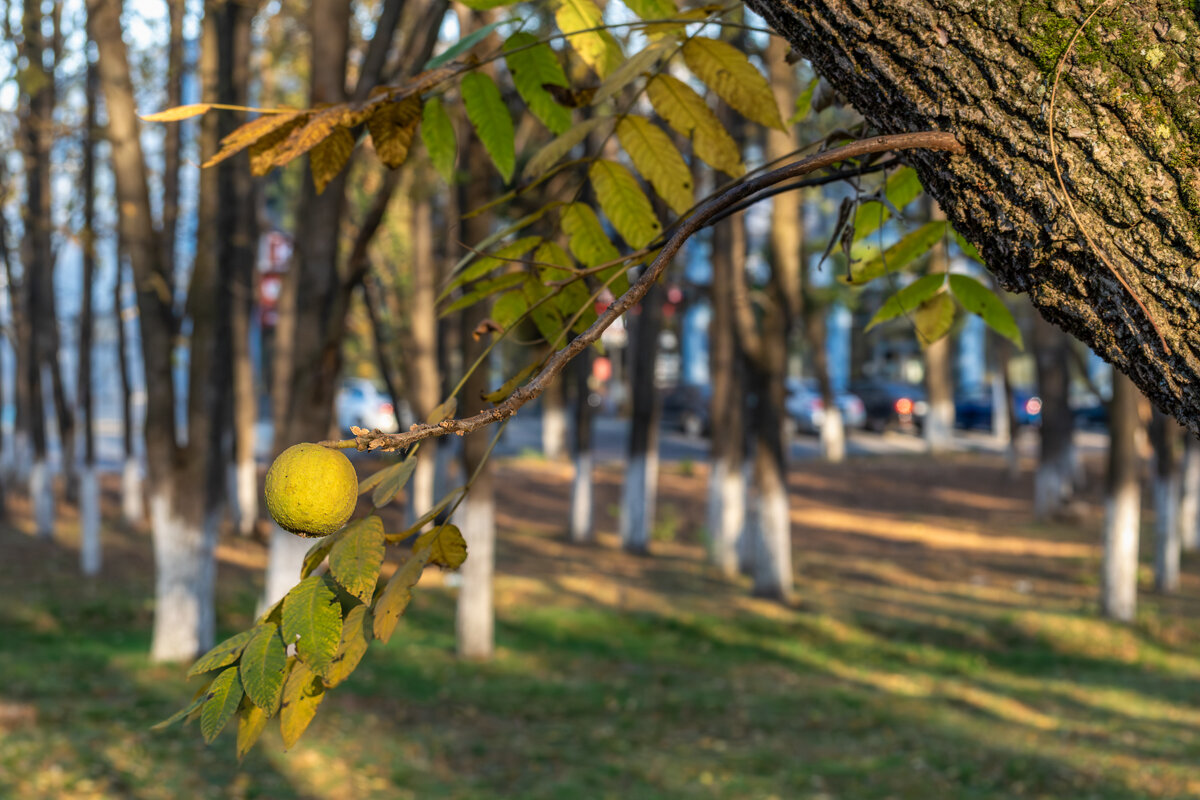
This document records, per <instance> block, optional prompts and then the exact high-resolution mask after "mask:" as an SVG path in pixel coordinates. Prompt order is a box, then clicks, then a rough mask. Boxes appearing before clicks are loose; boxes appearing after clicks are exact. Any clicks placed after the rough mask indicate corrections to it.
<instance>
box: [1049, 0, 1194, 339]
mask: <svg viewBox="0 0 1200 800" xmlns="http://www.w3.org/2000/svg"><path fill="white" fill-rule="evenodd" d="M1117 2H1118V5H1119V4H1120V3H1121V2H1122V0H1117ZM1106 5H1108V0H1102V1H1101V3H1100V5H1098V6H1096V7H1095V8H1094V9H1092V13H1090V14H1088V15H1087V18H1086V19H1085V20H1084V21H1083V22H1082V23H1080V25H1079V27H1078V28H1076V29H1075V33H1073V34H1072V35H1071V39H1070V41H1068V42H1067V49H1066V50H1064V51H1063V54H1062V55H1061V56H1060V57H1059V59H1058V65H1057V66H1056V67H1055V68H1054V85H1053V86H1051V87H1050V107H1049V109H1048V110H1047V113H1046V124H1047V127H1048V128H1049V136H1050V160H1051V161H1052V162H1054V176H1055V177H1056V178H1058V188H1059V189H1061V190H1062V201H1063V204H1064V205H1065V206H1066V207H1067V213H1068V214H1070V215H1071V219H1073V220H1075V224H1076V225H1077V226H1079V232H1080V233H1082V234H1083V238H1084V239H1086V240H1087V243H1088V245H1089V246H1090V247H1091V248H1092V252H1094V253H1095V254H1096V256H1097V257H1098V258H1099V259H1100V260H1101V261H1103V262H1104V266H1106V267H1108V271H1109V272H1111V273H1112V274H1113V276H1114V277H1116V279H1117V281H1119V282H1120V284H1121V285H1122V286H1124V287H1125V291H1127V292H1129V296H1130V297H1132V298H1133V301H1134V302H1135V303H1137V304H1138V307H1139V308H1141V309H1142V313H1143V314H1145V315H1146V319H1147V320H1149V321H1150V327H1152V328H1154V332H1155V333H1157V334H1158V338H1159V341H1161V342H1162V346H1163V350H1165V351H1166V353H1167V355H1170V354H1171V346H1170V345H1169V344H1167V337H1166V336H1164V335H1163V332H1162V329H1161V328H1159V327H1158V323H1157V322H1155V321H1154V317H1153V316H1152V315H1151V314H1150V309H1148V308H1146V304H1145V303H1143V302H1142V298H1141V297H1139V296H1138V293H1137V292H1135V291H1134V290H1133V287H1132V286H1130V285H1129V281H1127V280H1125V276H1124V275H1122V274H1121V271H1120V270H1119V269H1117V268H1116V266H1115V265H1114V264H1113V263H1112V262H1111V261H1109V259H1108V256H1106V255H1105V254H1104V251H1103V250H1102V249H1100V246H1099V245H1098V244H1096V242H1095V240H1093V239H1092V237H1091V234H1089V233H1088V232H1087V228H1085V227H1083V222H1082V221H1081V220H1080V219H1079V215H1078V214H1077V213H1075V204H1074V203H1073V202H1072V201H1071V195H1070V194H1069V193H1068V192H1067V184H1066V183H1065V182H1064V181H1063V176H1062V169H1061V168H1060V167H1059V165H1058V150H1057V148H1056V146H1055V144H1054V101H1055V98H1056V96H1057V94H1058V83H1059V80H1060V79H1061V78H1062V72H1063V68H1064V67H1066V64H1067V59H1068V58H1070V56H1071V51H1072V50H1073V49H1074V48H1075V42H1076V41H1077V40H1078V39H1079V34H1081V33H1083V31H1084V29H1085V28H1086V27H1087V26H1088V24H1089V23H1090V22H1091V21H1092V19H1093V18H1094V17H1095V16H1096V15H1097V14H1099V13H1100V11H1101V9H1103V8H1104V7H1105V6H1106Z"/></svg>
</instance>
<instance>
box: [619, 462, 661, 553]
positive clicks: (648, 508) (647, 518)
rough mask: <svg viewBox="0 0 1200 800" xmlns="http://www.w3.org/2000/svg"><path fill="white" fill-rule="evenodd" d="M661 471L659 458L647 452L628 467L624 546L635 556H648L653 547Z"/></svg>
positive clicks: (623, 499)
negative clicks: (652, 530)
mask: <svg viewBox="0 0 1200 800" xmlns="http://www.w3.org/2000/svg"><path fill="white" fill-rule="evenodd" d="M652 461H653V464H651V462H652ZM652 469H653V471H652ZM657 471H658V458H657V457H651V456H650V455H649V454H646V453H643V454H641V455H638V456H634V457H633V459H632V460H631V461H630V462H629V464H628V466H627V467H626V471H625V482H624V484H623V486H622V488H621V520H620V527H621V546H622V547H624V548H625V549H626V550H627V551H629V552H631V553H645V552H647V551H648V550H649V548H650V525H651V524H652V523H653V521H654V502H655V496H654V495H655V492H654V487H653V486H652V482H654V481H653V478H654V476H655V475H656V474H657Z"/></svg>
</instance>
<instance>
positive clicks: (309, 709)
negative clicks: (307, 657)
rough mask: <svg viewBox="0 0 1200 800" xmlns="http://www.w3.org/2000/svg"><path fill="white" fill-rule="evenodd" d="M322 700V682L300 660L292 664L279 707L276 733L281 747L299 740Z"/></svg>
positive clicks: (323, 687)
mask: <svg viewBox="0 0 1200 800" xmlns="http://www.w3.org/2000/svg"><path fill="white" fill-rule="evenodd" d="M324 699H325V684H323V683H321V680H320V678H318V677H317V676H316V675H314V674H313V671H312V670H311V669H309V668H308V666H307V665H306V664H304V663H303V662H301V661H297V662H296V663H295V664H293V665H292V672H291V674H290V675H288V679H287V683H286V684H284V687H283V705H282V706H281V707H280V709H279V732H280V733H281V734H283V746H284V747H287V748H290V747H291V746H292V745H294V744H295V743H296V742H298V741H299V740H300V736H301V735H302V734H303V733H304V731H305V729H306V728H308V724H309V723H310V722H312V721H313V717H315V716H316V715H317V706H319V705H321V701H322V700H324Z"/></svg>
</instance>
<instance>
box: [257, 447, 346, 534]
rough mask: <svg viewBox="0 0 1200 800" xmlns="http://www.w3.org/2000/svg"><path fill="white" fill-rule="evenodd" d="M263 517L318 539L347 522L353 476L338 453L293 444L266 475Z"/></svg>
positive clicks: (295, 531) (340, 453) (296, 532)
mask: <svg viewBox="0 0 1200 800" xmlns="http://www.w3.org/2000/svg"><path fill="white" fill-rule="evenodd" d="M265 494H266V497H267V511H268V512H270V514H271V518H272V519H274V520H275V521H276V522H277V523H279V527H281V528H283V529H284V530H286V531H291V532H292V533H294V534H296V535H297V536H306V537H309V538H319V537H321V536H328V535H329V534H331V533H336V532H337V531H339V530H341V529H342V527H343V526H344V525H345V524H346V522H348V521H349V519H350V515H351V514H353V513H354V506H355V503H357V502H358V475H357V474H356V473H355V472H354V466H353V465H352V464H351V463H350V459H348V458H346V456H345V454H344V453H342V451H341V450H334V449H332V448H329V447H322V446H321V445H319V444H309V443H304V444H294V445H292V446H291V447H289V448H288V449H286V450H284V451H283V452H282V453H280V454H279V457H278V458H276V459H275V463H273V464H271V468H270V469H269V470H267V481H266V492H265Z"/></svg>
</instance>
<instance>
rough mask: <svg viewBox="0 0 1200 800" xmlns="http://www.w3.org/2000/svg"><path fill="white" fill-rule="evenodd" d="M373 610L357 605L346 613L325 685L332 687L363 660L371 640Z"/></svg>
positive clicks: (348, 674)
mask: <svg viewBox="0 0 1200 800" xmlns="http://www.w3.org/2000/svg"><path fill="white" fill-rule="evenodd" d="M371 623H372V619H371V610H370V609H369V608H367V607H366V606H355V607H354V608H352V609H350V613H349V614H347V615H346V621H345V622H344V623H343V624H342V636H341V640H340V641H339V642H338V649H337V653H336V654H335V655H334V656H333V664H332V665H331V666H330V668H329V672H328V674H326V675H325V677H324V681H325V685H326V686H328V687H330V688H332V687H334V686H337V685H338V684H339V683H341V682H342V681H344V680H346V678H348V677H349V676H350V673H352V672H354V670H355V668H357V667H358V663H359V662H360V661H362V657H363V655H364V654H365V653H366V652H367V645H368V644H369V643H370V641H371Z"/></svg>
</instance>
